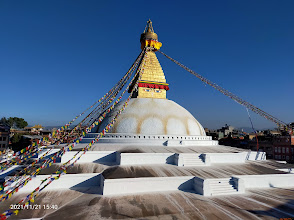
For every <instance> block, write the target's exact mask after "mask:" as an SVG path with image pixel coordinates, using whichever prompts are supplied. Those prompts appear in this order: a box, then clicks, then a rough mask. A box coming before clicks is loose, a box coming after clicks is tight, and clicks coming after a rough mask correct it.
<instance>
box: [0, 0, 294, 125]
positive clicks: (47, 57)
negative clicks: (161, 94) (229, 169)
mask: <svg viewBox="0 0 294 220" xmlns="http://www.w3.org/2000/svg"><path fill="white" fill-rule="evenodd" d="M293 9H294V1H292V0H283V1H278V0H276V1H271V0H258V1H256V0H246V1H235V0H230V1H229V0H224V1H217V0H215V1H209V0H208V1H151V2H146V1H144V2H143V1H96V0H95V1H94V0H93V1H90V0H87V1H77V0H68V1H66V0H62V1H60V0H56V1H55V0H50V1H49V0H47V1H46V0H44V1H39V0H36V1H30V0H27V1H23V0H19V1H16V0H2V1H1V2H0V29H1V34H0V76H1V78H0V82H1V83H0V86H1V93H2V95H1V102H0V117H2V116H6V117H10V116H16V117H23V118H24V119H25V120H27V121H28V122H29V124H31V125H33V124H42V125H62V124H64V123H66V122H68V121H70V120H71V119H72V118H73V117H75V116H76V115H77V114H79V113H80V112H82V111H83V110H84V109H85V108H87V107H88V106H90V105H91V104H92V103H93V102H94V101H95V100H97V99H98V98H99V97H101V96H102V95H104V93H105V92H107V91H108V90H109V89H110V88H111V87H112V86H113V85H114V84H115V83H116V82H117V81H118V80H119V79H120V78H121V76H122V75H123V74H125V72H126V71H127V70H128V68H129V67H130V65H131V64H132V63H133V61H134V59H135V58H136V57H137V55H138V54H139V52H140V42H139V38H140V34H141V33H142V32H143V30H144V28H145V25H146V21H147V20H148V19H149V18H150V19H151V20H152V22H153V26H154V30H155V32H156V33H157V34H158V36H159V41H161V42H162V43H163V46H162V51H163V52H165V53H166V54H168V55H169V56H171V57H173V58H175V59H176V60H178V61H180V62H182V63H183V64H184V65H186V66H188V67H189V68H191V69H193V70H194V71H196V72H198V73H200V74H202V75H203V76H204V77H206V78H208V79H210V80H211V81H213V82H215V83H217V84H218V85H221V86H222V87H224V88H226V89H227V90H229V91H231V92H233V93H235V94H236V95H238V96H239V97H241V98H243V99H245V100H247V101H249V102H250V103H252V104H254V105H256V106H257V107H259V108H261V109H263V110H264V111H266V112H268V113H270V114H272V115H274V116H276V117H277V118H279V119H281V120H283V121H285V122H292V121H294V102H293V88H292V87H293V82H294V74H293V72H294V62H293V60H294V28H293V24H294V13H293ZM157 57H158V59H159V61H160V63H161V65H162V67H163V70H164V72H165V75H166V79H167V82H168V83H170V91H168V94H167V96H168V98H169V99H171V100H174V101H175V102H177V103H179V104H181V105H182V106H184V107H185V108H186V109H188V110H189V111H190V112H191V113H192V114H193V115H194V116H195V118H196V119H197V120H199V122H200V123H202V125H203V126H205V127H209V128H218V127H220V126H222V125H224V124H225V123H228V124H231V125H233V126H236V127H241V126H244V127H249V126H250V122H249V120H248V116H247V112H246V109H245V108H244V107H242V106H240V105H238V104H236V103H235V102H234V101H232V100H230V99H229V98H227V97H225V96H224V95H222V94H221V93H219V92H218V91H216V90H214V89H213V88H210V87H209V86H205V85H203V83H202V82H201V81H199V80H198V79H197V78H196V77H194V76H192V75H190V74H189V73H188V72H185V71H184V70H182V69H181V68H180V67H178V66H177V65H175V64H174V63H172V62H171V61H169V60H167V59H166V58H165V57H163V56H162V55H161V54H157ZM251 116H252V120H253V123H254V124H255V127H256V128H268V127H274V126H275V125H274V124H273V123H271V122H268V121H267V120H266V119H263V118H261V117H260V116H257V115H255V114H254V113H251Z"/></svg>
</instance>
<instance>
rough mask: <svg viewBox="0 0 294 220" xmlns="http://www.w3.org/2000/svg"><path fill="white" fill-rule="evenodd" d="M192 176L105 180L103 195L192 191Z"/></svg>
mask: <svg viewBox="0 0 294 220" xmlns="http://www.w3.org/2000/svg"><path fill="white" fill-rule="evenodd" d="M193 178H194V176H179V177H147V178H124V179H105V180H104V189H103V195H120V194H133V193H145V192H164V191H174V190H193V183H194V182H193Z"/></svg>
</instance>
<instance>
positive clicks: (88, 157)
mask: <svg viewBox="0 0 294 220" xmlns="http://www.w3.org/2000/svg"><path fill="white" fill-rule="evenodd" d="M76 153H77V151H69V152H65V154H64V155H62V157H61V163H65V162H67V161H68V160H70V159H71V158H72V157H73V156H74V155H75V154H76ZM116 154H117V152H116V151H87V152H86V153H85V154H84V155H83V156H82V157H81V158H80V159H79V160H78V161H77V163H91V162H97V163H99V162H116V160H117V155H116Z"/></svg>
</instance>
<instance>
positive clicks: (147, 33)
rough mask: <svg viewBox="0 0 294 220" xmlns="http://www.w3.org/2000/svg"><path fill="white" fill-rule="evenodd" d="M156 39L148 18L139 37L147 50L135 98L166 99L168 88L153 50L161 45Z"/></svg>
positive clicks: (142, 45) (142, 46)
mask: <svg viewBox="0 0 294 220" xmlns="http://www.w3.org/2000/svg"><path fill="white" fill-rule="evenodd" d="M157 39H158V36H157V34H156V33H154V30H153V27H152V22H151V20H150V19H149V21H147V25H146V27H145V30H144V32H143V33H142V34H141V38H140V42H141V48H142V50H143V49H144V48H145V47H148V48H149V50H148V51H147V52H146V53H147V58H146V60H145V68H144V72H143V74H142V77H141V80H140V81H139V84H138V87H139V88H138V94H137V98H160V99H166V91H167V90H169V87H168V84H167V83H166V79H165V76H164V73H163V70H162V68H161V65H160V63H159V61H158V59H157V57H156V54H155V51H157V50H159V48H160V47H161V45H162V44H161V43H160V42H158V40H157Z"/></svg>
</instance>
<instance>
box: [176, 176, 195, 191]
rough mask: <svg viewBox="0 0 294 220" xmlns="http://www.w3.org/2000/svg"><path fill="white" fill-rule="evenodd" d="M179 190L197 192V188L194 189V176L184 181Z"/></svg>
mask: <svg viewBox="0 0 294 220" xmlns="http://www.w3.org/2000/svg"><path fill="white" fill-rule="evenodd" d="M178 190H180V191H183V192H191V193H196V192H195V190H194V178H192V179H190V180H188V181H186V182H184V183H182V184H181V185H180V186H179V187H178Z"/></svg>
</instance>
